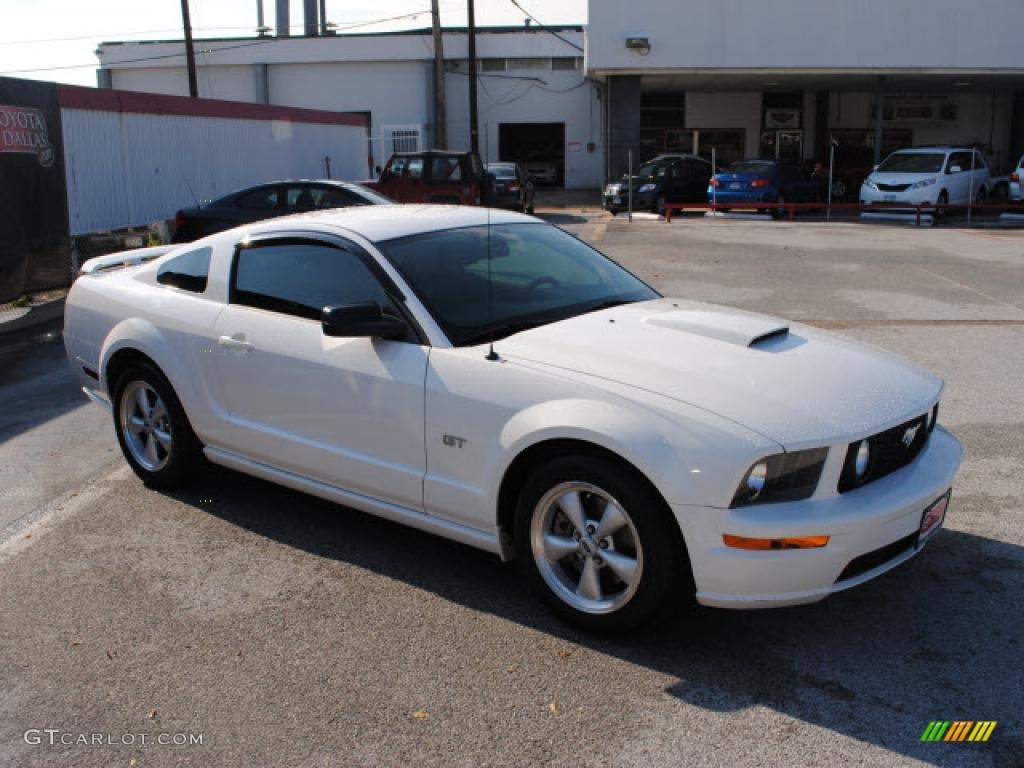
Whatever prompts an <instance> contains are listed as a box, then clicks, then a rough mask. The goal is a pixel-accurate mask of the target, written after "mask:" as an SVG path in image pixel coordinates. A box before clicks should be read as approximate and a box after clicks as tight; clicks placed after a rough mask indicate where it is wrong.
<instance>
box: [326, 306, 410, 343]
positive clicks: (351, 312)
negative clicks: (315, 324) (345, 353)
mask: <svg viewBox="0 0 1024 768" xmlns="http://www.w3.org/2000/svg"><path fill="white" fill-rule="evenodd" d="M320 324H321V326H322V327H323V331H324V336H345V337H350V338H355V337H363V338H377V339H403V338H405V334H406V330H407V329H406V325H405V323H404V322H402V321H401V320H399V319H398V318H397V317H391V316H390V315H385V314H384V312H383V311H382V310H381V308H380V304H378V303H377V302H375V301H368V302H366V303H364V304H341V305H336V306H331V307H324V311H323V315H322V317H321V320H320Z"/></svg>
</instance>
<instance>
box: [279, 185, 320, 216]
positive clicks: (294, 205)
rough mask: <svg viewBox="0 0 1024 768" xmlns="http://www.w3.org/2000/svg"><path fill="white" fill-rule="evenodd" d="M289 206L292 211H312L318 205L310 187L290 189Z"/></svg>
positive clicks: (288, 194) (288, 193)
mask: <svg viewBox="0 0 1024 768" xmlns="http://www.w3.org/2000/svg"><path fill="white" fill-rule="evenodd" d="M286 195H287V205H288V210H290V211H311V210H313V208H314V206H315V205H316V201H315V200H314V198H313V190H312V189H311V188H310V187H309V186H301V187H288V191H287V193H286Z"/></svg>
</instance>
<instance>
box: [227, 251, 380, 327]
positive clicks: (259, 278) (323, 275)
mask: <svg viewBox="0 0 1024 768" xmlns="http://www.w3.org/2000/svg"><path fill="white" fill-rule="evenodd" d="M231 288H232V290H231V302H232V303H233V304H244V305H245V306H249V307H256V308H258V309H266V310H269V311H271V312H280V313H281V314H285V315H294V316H296V317H305V318H309V319H310V320H319V319H320V317H321V314H322V312H323V308H324V307H326V306H331V305H336V304H358V303H360V302H366V301H376V302H377V303H379V304H380V305H381V306H382V307H385V308H387V307H390V306H391V304H390V301H389V299H388V298H387V294H386V293H385V292H384V287H383V286H382V285H381V284H380V281H378V280H377V277H376V276H375V275H374V274H373V273H372V272H371V271H370V269H369V267H367V266H366V265H365V264H364V263H363V261H362V260H361V259H360V258H359V256H357V255H356V254H355V253H352V252H351V251H346V250H343V249H341V248H335V247H333V246H330V245H324V244H320V243H308V242H305V243H304V242H296V241H291V242H271V243H267V244H257V245H255V246H253V247H250V248H242V249H240V250H239V251H238V255H237V256H236V262H235V274H234V278H233V281H232V286H231Z"/></svg>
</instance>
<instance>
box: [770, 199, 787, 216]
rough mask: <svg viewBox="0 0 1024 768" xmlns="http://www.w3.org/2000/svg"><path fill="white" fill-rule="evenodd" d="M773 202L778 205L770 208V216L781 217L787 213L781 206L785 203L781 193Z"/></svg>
mask: <svg viewBox="0 0 1024 768" xmlns="http://www.w3.org/2000/svg"><path fill="white" fill-rule="evenodd" d="M775 202H776V204H777V205H779V206H780V207H778V208H772V209H771V214H772V217H773V218H776V219H781V218H783V217H784V216H785V215H786V213H787V211H786V209H785V208H783V207H782V206H784V205H785V204H786V198H785V197H784V196H783V195H779V199H778V200H776V201H775Z"/></svg>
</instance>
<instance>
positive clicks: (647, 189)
mask: <svg viewBox="0 0 1024 768" xmlns="http://www.w3.org/2000/svg"><path fill="white" fill-rule="evenodd" d="M656 186H658V185H657V184H644V185H642V186H641V187H640V189H638V190H637V192H638V193H640V194H643V193H644V192H653V191H654V188H655V187H656Z"/></svg>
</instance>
